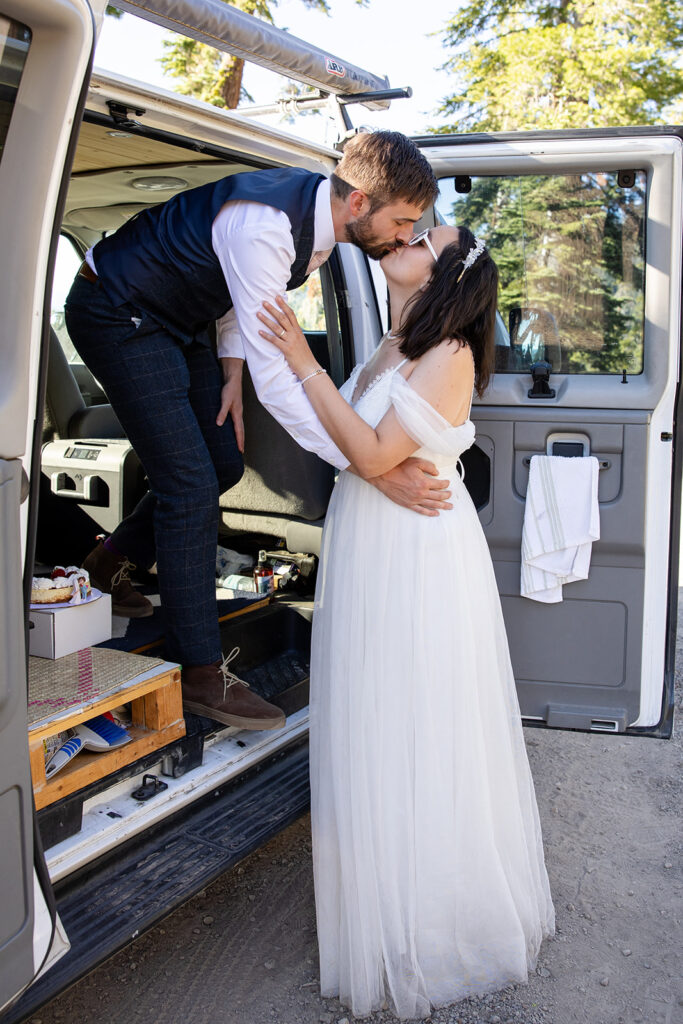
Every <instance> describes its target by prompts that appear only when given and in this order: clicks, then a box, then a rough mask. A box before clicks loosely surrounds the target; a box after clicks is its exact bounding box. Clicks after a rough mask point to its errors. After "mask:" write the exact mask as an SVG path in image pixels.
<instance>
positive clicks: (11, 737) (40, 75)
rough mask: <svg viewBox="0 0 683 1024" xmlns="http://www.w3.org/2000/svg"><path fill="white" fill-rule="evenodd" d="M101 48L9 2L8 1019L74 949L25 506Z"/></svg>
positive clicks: (3, 329) (65, 23)
mask: <svg viewBox="0 0 683 1024" xmlns="http://www.w3.org/2000/svg"><path fill="white" fill-rule="evenodd" d="M93 39H94V31H93V17H92V12H91V10H90V8H89V7H88V5H87V3H86V2H85V0H0V195H2V203H0V253H1V254H2V255H1V256H0V260H1V262H2V273H0V309H2V318H1V319H0V365H1V366H2V374H1V375H0V538H1V542H0V581H2V586H1V589H0V834H1V835H2V841H1V842H0V906H2V913H1V914H0V1011H1V1010H2V1009H3V1008H4V1007H6V1005H7V1004H8V1003H9V1002H10V1001H11V1000H12V999H13V998H14V997H15V996H16V995H17V994H18V993H19V992H20V991H22V990H23V989H24V988H25V987H26V986H27V985H28V984H30V982H31V981H32V979H33V978H34V977H35V976H36V975H37V974H38V973H39V972H40V971H41V969H45V967H46V966H47V965H49V964H50V963H51V962H53V961H54V959H56V958H57V957H58V956H59V955H61V952H63V951H65V950H66V949H67V948H68V945H67V943H66V941H65V939H64V937H63V935H60V925H59V921H58V919H57V918H56V913H55V911H54V909H52V910H51V909H50V908H51V907H52V908H54V901H53V900H52V896H51V891H50V884H49V879H48V877H47V871H46V869H45V865H44V861H43V858H42V852H41V851H40V850H39V843H37V844H36V842H35V840H34V824H33V800H32V791H31V774H30V770H29V754H28V731H27V714H26V708H27V658H26V639H25V622H26V615H25V612H26V610H27V608H26V604H25V602H26V600H27V599H28V596H29V594H30V577H31V565H32V550H31V537H30V535H31V531H30V528H29V515H28V512H27V509H28V504H29V503H26V504H24V502H23V499H24V498H25V497H26V492H27V486H26V485H27V482H28V479H29V478H30V477H31V461H32V453H35V451H36V448H37V451H38V452H39V451H40V448H39V441H40V425H41V423H42V403H41V401H40V400H39V397H38V395H39V390H40V388H39V379H40V376H41V356H40V354H41V342H42V339H43V337H45V336H46V329H47V322H46V318H45V312H44V297H45V293H46V281H49V278H50V273H51V259H52V255H51V254H52V250H53V244H54V243H53V239H54V224H55V221H56V218H57V217H58V216H59V211H60V207H61V191H62V182H63V179H64V173H65V169H66V165H67V163H68V162H69V155H70V152H71V146H72V136H73V135H74V131H73V127H74V123H75V121H76V120H78V114H79V111H80V103H81V96H82V93H83V88H84V85H83V84H84V81H85V79H86V76H87V74H88V71H89V66H90V60H91V54H92V48H93ZM47 294H48V295H49V290H48V292H47ZM48 309H49V306H48ZM38 419H40V423H38ZM36 424H38V441H37V443H36V445H34V435H35V428H36ZM25 565H27V566H28V567H29V568H28V585H29V586H28V587H24V586H23V584H22V576H23V573H24V566H25Z"/></svg>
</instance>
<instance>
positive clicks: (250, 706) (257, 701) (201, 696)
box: [181, 648, 286, 729]
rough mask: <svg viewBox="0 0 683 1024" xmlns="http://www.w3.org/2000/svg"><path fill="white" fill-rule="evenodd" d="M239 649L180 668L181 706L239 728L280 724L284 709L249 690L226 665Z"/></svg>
mask: <svg viewBox="0 0 683 1024" xmlns="http://www.w3.org/2000/svg"><path fill="white" fill-rule="evenodd" d="M238 651H239V648H235V649H234V650H233V651H232V652H231V653H230V654H229V655H228V657H227V658H224V659H223V661H217V662H215V663H214V664H213V665H190V666H187V667H186V668H183V670H182V674H181V679H182V690H183V708H184V709H185V710H186V711H191V712H193V714H195V715H205V716H206V717H207V718H212V719H213V720H214V721H216V722H222V723H223V725H234V726H237V728H238V729H280V728H282V726H283V725H284V724H285V721H286V719H285V713H284V711H281V710H280V708H276V707H275V705H274V704H269V703H268V702H267V701H265V700H263V698H262V697H259V696H258V695H257V694H255V693H252V692H251V690H250V689H249V683H245V682H244V680H243V679H239V678H238V677H237V676H236V675H234V674H233V673H232V672H231V671H230V669H229V668H228V665H229V663H230V662H231V661H232V659H233V658H234V657H235V654H236V653H238Z"/></svg>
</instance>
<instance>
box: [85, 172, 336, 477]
mask: <svg viewBox="0 0 683 1024" xmlns="http://www.w3.org/2000/svg"><path fill="white" fill-rule="evenodd" d="M211 244H212V245H213V249H214V252H215V253H216V256H217V257H218V260H219V262H220V265H221V267H222V269H223V273H224V274H225V280H226V282H227V285H228V291H229V292H230V296H231V298H232V301H233V307H232V309H230V310H228V312H227V313H226V314H225V316H223V317H221V319H220V320H219V321H218V324H217V331H218V355H219V357H221V358H223V357H226V356H227V357H234V358H237V359H246V361H247V365H248V367H249V372H250V374H251V379H252V381H253V384H254V389H255V391H256V395H257V397H258V400H259V402H261V404H262V405H263V406H264V407H265V408H266V409H267V410H268V412H269V413H271V415H272V416H274V418H275V419H276V420H277V421H278V423H280V424H281V425H282V426H283V427H284V428H285V430H286V431H287V432H288V433H289V434H291V436H292V437H293V438H294V440H295V441H296V442H297V443H298V444H300V445H301V447H302V448H305V449H306V450H307V451H311V452H315V454H316V455H318V456H320V458H321V459H324V460H325V462H330V463H331V464H332V465H333V466H336V467H337V469H346V467H347V466H348V465H349V460H348V459H347V458H346V456H344V455H342V453H341V452H340V451H339V449H338V448H337V446H336V445H335V444H334V443H333V441H332V440H331V439H330V436H329V434H328V433H327V432H326V431H325V430H324V428H323V426H322V424H321V423H320V420H319V419H318V417H317V416H316V414H315V411H314V409H313V406H312V405H311V403H310V402H309V400H308V397H307V396H306V392H305V391H304V389H303V387H302V386H301V383H300V382H299V379H298V378H297V377H296V376H295V374H294V373H292V371H291V370H290V368H289V366H288V365H287V362H286V360H285V357H284V356H283V355H282V353H281V352H280V351H279V349H277V348H275V346H274V345H271V344H270V342H268V341H264V339H263V338H262V337H261V336H260V335H259V333H258V332H259V330H260V329H261V326H262V325H261V322H260V321H259V320H258V319H257V318H256V314H257V313H258V312H259V311H262V310H263V302H264V300H268V301H269V302H271V303H273V304H274V305H275V296H276V295H283V296H285V298H286V286H287V282H288V281H289V279H290V277H291V276H292V265H293V263H294V261H295V259H296V252H295V249H294V239H293V238H292V226H291V223H290V220H289V218H288V217H287V214H286V213H283V212H282V210H277V209H275V207H274V206H264V205H263V203H254V202H250V201H246V200H241V199H239V200H232V201H228V202H227V203H225V204H224V205H223V206H222V207H221V209H220V210H219V211H218V214H217V215H216V218H215V220H214V222H213V227H212V231H211ZM334 244H335V237H334V225H333V222H332V207H331V205H330V183H329V180H327V179H325V180H324V181H321V183H320V185H319V186H318V191H317V193H316V200H315V217H314V230H313V252H314V253H315V252H319V251H320V250H326V249H328V250H331V249H332V248H333V247H334ZM86 260H87V262H88V264H89V265H90V267H91V268H92V269H93V270H94V271H95V272H97V268H96V267H95V266H94V260H93V256H92V249H89V250H88V252H87V253H86Z"/></svg>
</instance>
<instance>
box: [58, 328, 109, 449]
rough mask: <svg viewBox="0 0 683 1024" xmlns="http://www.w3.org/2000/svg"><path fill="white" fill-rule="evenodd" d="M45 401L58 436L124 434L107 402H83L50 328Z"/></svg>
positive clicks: (89, 436) (61, 350) (64, 356)
mask: <svg viewBox="0 0 683 1024" xmlns="http://www.w3.org/2000/svg"><path fill="white" fill-rule="evenodd" d="M45 397H46V402H47V406H48V410H49V413H50V418H51V420H52V423H53V425H54V428H55V430H56V431H57V433H58V434H59V436H60V437H63V438H73V439H74V440H78V439H80V438H103V439H104V438H114V437H125V436H126V435H125V433H124V430H123V427H122V426H121V424H120V423H119V420H118V417H117V415H116V413H115V412H114V410H113V409H112V407H111V405H109V404H108V403H105V404H102V405H90V406H89V405H86V403H85V400H84V398H83V395H82V394H81V392H80V389H79V387H78V382H77V381H76V378H75V376H74V374H73V371H72V369H71V367H70V366H69V362H68V360H67V358H66V355H65V354H64V349H63V348H62V346H61V345H60V343H59V338H58V337H57V335H56V333H55V332H54V330H53V329H52V328H50V342H49V349H48V363H47V393H46V396H45Z"/></svg>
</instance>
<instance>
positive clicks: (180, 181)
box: [131, 175, 187, 192]
mask: <svg viewBox="0 0 683 1024" xmlns="http://www.w3.org/2000/svg"><path fill="white" fill-rule="evenodd" d="M131 185H132V186H133V188H139V189H141V190H142V191H143V192H170V191H171V190H173V189H181V188H187V182H186V181H185V179H184V178H171V177H169V176H167V175H156V176H152V175H149V176H147V177H145V178H133V180H132V181H131Z"/></svg>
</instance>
